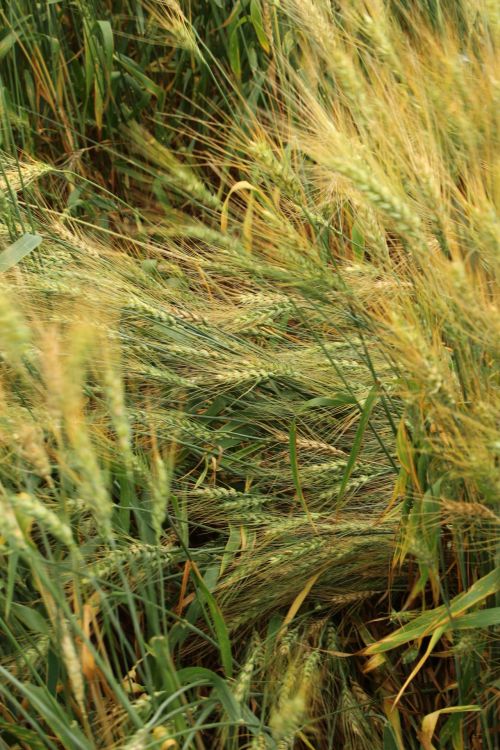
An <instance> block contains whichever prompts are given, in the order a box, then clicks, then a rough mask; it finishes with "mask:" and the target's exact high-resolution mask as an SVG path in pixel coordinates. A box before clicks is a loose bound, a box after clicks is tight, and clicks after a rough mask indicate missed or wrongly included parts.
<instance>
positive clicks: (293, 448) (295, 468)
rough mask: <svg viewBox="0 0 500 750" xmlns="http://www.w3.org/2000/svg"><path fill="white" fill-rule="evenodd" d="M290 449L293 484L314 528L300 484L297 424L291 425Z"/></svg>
mask: <svg viewBox="0 0 500 750" xmlns="http://www.w3.org/2000/svg"><path fill="white" fill-rule="evenodd" d="M289 448H290V466H291V469H292V478H293V483H294V485H295V492H296V493H297V497H298V499H299V501H300V504H301V505H302V509H303V511H304V513H306V514H307V517H308V519H309V522H310V524H311V526H312V527H313V528H314V522H313V520H312V517H311V514H310V512H309V508H308V507H307V503H306V500H305V497H304V493H303V492H302V485H301V483H300V477H299V464H298V459H297V425H296V424H295V422H292V424H291V425H290V432H289Z"/></svg>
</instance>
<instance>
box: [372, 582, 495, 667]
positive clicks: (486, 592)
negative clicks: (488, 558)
mask: <svg viewBox="0 0 500 750" xmlns="http://www.w3.org/2000/svg"><path fill="white" fill-rule="evenodd" d="M498 591H500V573H499V572H498V570H492V571H491V572H490V573H488V574H487V575H485V576H483V577H482V578H480V579H479V580H478V581H476V582H475V583H473V584H472V586H471V587H470V588H469V589H468V590H467V591H464V592H462V593H461V594H458V595H457V596H456V597H455V598H454V599H452V600H451V602H450V604H449V606H448V607H445V605H444V604H442V605H441V606H440V607H437V608H436V609H433V610H430V611H429V612H423V613H422V614H420V615H418V616H417V617H415V619H414V620H412V621H411V622H410V623H408V624H406V625H403V627H401V628H399V629H398V630H396V631H395V632H394V633H391V634H390V635H388V636H386V637H385V638H382V640H380V641H377V643H372V644H371V645H370V646H368V647H367V648H366V649H365V653H367V654H380V653H383V652H384V651H390V650H391V649H393V648H397V647H398V646H402V645H403V644H404V643H409V641H413V640H416V639H418V638H423V637H424V636H427V635H429V634H431V633H433V632H434V631H435V630H436V629H437V628H442V629H443V632H444V631H445V630H452V629H453V627H454V624H455V618H456V620H457V622H458V623H459V626H460V619H461V618H462V617H463V616H464V615H465V614H466V612H467V610H468V609H470V608H471V607H474V606H476V605H477V604H480V602H482V601H483V600H484V599H486V598H487V597H488V596H492V595H494V594H496V593H497V592H498ZM495 610H496V608H495ZM495 610H493V611H495ZM484 611H485V612H487V611H488V610H484ZM471 614H472V613H471ZM473 614H474V615H479V614H480V612H475V613H473ZM450 615H451V618H452V619H450ZM493 617H496V615H493ZM459 618H460V619H459ZM465 622H466V624H467V620H466V621H465ZM485 622H486V616H485Z"/></svg>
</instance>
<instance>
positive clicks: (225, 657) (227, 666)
mask: <svg viewBox="0 0 500 750" xmlns="http://www.w3.org/2000/svg"><path fill="white" fill-rule="evenodd" d="M192 570H193V571H194V573H195V574H196V585H197V587H198V588H199V589H201V593H202V596H203V598H204V599H205V602H206V604H207V606H208V609H209V610H210V615H211V617H212V622H213V626H214V629H215V633H216V636H217V643H218V646H219V651H220V655H221V661H222V666H223V668H224V672H225V674H226V677H232V676H233V656H232V653H231V640H230V638H229V633H228V630H227V627H226V623H225V622H224V618H223V616H222V612H221V610H220V608H219V605H218V604H217V602H216V600H215V597H214V596H213V594H211V593H210V591H209V589H208V586H207V585H206V583H205V581H204V580H203V578H202V576H201V575H200V573H199V571H198V568H197V567H196V565H194V564H193V566H192Z"/></svg>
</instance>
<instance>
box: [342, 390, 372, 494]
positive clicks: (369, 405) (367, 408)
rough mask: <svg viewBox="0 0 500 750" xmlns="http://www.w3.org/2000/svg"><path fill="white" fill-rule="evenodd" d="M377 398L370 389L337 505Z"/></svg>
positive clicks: (358, 451)
mask: <svg viewBox="0 0 500 750" xmlns="http://www.w3.org/2000/svg"><path fill="white" fill-rule="evenodd" d="M377 398H378V395H377V390H376V388H372V390H371V391H370V393H369V395H368V398H367V399H366V401H365V403H364V406H363V410H362V412H361V418H360V420H359V424H358V429H357V430H356V434H355V436H354V441H353V444H352V448H351V452H350V454H349V458H348V460H347V466H346V467H345V471H344V475H343V477H342V483H341V485H340V490H339V496H338V502H339V503H340V502H341V501H342V498H343V496H344V492H345V489H346V487H347V483H348V481H349V478H350V476H351V474H352V471H353V469H354V466H355V464H356V461H357V458H358V456H359V453H360V451H361V446H362V444H363V437H364V434H365V430H366V428H367V426H368V423H369V421H370V416H371V413H372V410H373V407H374V406H375V403H376V401H377Z"/></svg>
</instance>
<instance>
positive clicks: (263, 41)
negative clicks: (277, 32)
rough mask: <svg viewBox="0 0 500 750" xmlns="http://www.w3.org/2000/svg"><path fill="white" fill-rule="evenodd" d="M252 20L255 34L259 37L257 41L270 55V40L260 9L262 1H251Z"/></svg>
mask: <svg viewBox="0 0 500 750" xmlns="http://www.w3.org/2000/svg"><path fill="white" fill-rule="evenodd" d="M250 20H251V21H252V26H253V27H254V30H255V34H256V35H257V39H258V40H259V43H260V46H261V47H262V49H263V50H264V52H266V53H267V54H269V52H270V51H271V47H270V45H269V40H268V38H267V35H266V32H265V30H264V24H263V21H262V10H261V7H260V0H251V1H250Z"/></svg>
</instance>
